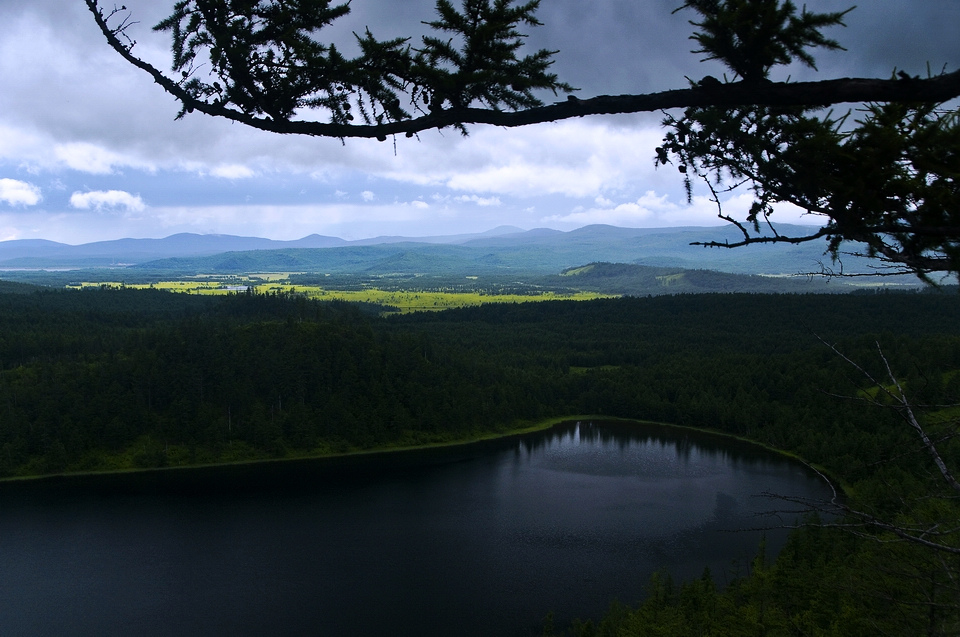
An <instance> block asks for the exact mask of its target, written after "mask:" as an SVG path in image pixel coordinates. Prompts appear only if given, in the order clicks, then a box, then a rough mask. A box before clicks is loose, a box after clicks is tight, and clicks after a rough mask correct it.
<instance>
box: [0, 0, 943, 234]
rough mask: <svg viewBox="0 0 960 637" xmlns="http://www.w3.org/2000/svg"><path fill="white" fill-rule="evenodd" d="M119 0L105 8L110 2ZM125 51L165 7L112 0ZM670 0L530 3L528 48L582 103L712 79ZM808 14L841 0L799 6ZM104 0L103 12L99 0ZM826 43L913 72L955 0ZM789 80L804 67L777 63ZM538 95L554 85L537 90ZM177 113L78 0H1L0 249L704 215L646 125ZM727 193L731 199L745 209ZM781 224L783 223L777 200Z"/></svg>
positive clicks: (158, 41)
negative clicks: (242, 118) (407, 133)
mask: <svg viewBox="0 0 960 637" xmlns="http://www.w3.org/2000/svg"><path fill="white" fill-rule="evenodd" d="M117 4H120V2H118V3H117ZM124 4H125V5H126V6H127V7H128V8H129V9H130V10H131V12H132V16H133V19H134V20H137V21H139V24H137V25H136V26H135V27H134V30H133V31H131V34H132V35H133V37H134V38H135V39H136V40H137V46H136V48H135V52H136V53H137V54H138V55H139V56H140V57H142V58H144V59H146V60H148V61H150V62H152V63H153V64H155V65H156V66H158V67H160V68H164V69H166V68H168V67H169V65H170V55H169V52H168V49H169V41H168V35H166V34H155V33H153V32H152V31H151V29H150V27H151V26H152V25H153V24H155V23H156V22H158V21H159V20H160V19H162V18H163V17H165V16H166V15H167V14H169V13H170V10H171V7H172V5H173V0H124ZM433 4H434V2H433V0H353V1H352V4H351V6H352V13H351V15H349V16H347V17H346V18H344V19H343V21H342V22H341V23H340V24H339V25H337V27H336V29H335V30H334V31H332V32H331V38H332V39H333V41H335V42H338V43H342V44H343V45H344V46H345V47H349V42H350V32H351V31H359V30H362V29H363V28H364V27H367V26H369V27H370V29H371V31H373V33H374V34H375V35H376V36H378V37H380V38H381V39H385V38H387V37H393V36H399V35H408V36H415V37H416V36H419V35H420V34H422V33H423V27H422V25H421V24H420V21H421V20H429V19H432V18H433V17H434V14H433ZM679 4H680V1H679V0H590V1H589V2H587V1H585V0H543V2H542V8H541V11H540V13H539V15H540V19H541V21H542V22H544V26H542V27H539V28H537V29H535V30H533V31H532V32H531V36H530V38H529V43H530V46H531V47H534V48H540V47H547V48H550V49H555V50H559V53H558V54H557V56H556V64H555V66H554V70H555V71H556V72H557V73H558V74H559V75H560V78H561V79H563V80H566V81H567V82H569V83H570V84H573V85H574V86H577V87H579V88H580V89H581V91H580V93H579V95H580V96H581V97H590V96H594V95H600V94H619V93H641V92H649V91H657V90H664V89H669V88H682V87H684V86H685V85H686V80H685V79H684V76H689V77H693V78H699V77H702V76H703V75H706V74H714V75H719V74H720V73H721V72H722V71H718V69H716V68H715V67H712V66H710V65H709V64H701V63H699V61H698V57H697V56H696V55H693V54H691V53H690V52H689V50H690V49H691V48H693V47H692V44H693V43H692V42H690V41H689V40H688V39H687V38H688V36H689V34H690V32H691V28H690V26H689V24H688V23H687V19H689V18H690V17H692V16H690V15H684V14H683V13H678V14H676V15H671V11H672V10H673V9H674V8H675V7H676V6H677V5H679ZM806 4H807V6H808V8H809V9H810V10H814V11H835V10H840V9H844V8H847V7H848V6H849V2H840V1H839V0H808V1H807V3H806ZM104 6H110V7H112V6H113V4H107V3H104ZM847 24H848V26H847V28H846V29H837V30H835V31H833V32H831V33H830V34H829V35H831V36H832V37H834V38H836V39H839V40H840V41H841V43H842V44H843V45H844V46H846V47H847V49H848V51H847V52H846V53H822V54H820V55H819V56H818V57H817V59H818V66H819V68H820V73H819V75H818V76H819V77H824V78H825V77H842V76H874V77H887V76H889V74H890V73H891V72H892V71H893V69H894V68H898V69H904V70H906V71H907V72H909V73H911V74H925V73H926V69H927V63H928V62H929V63H930V65H931V66H932V68H933V69H934V70H935V71H938V70H939V69H940V68H942V67H943V66H944V65H946V66H947V69H948V70H955V69H956V68H957V67H958V65H960V38H957V37H956V32H957V28H958V25H960V0H870V2H869V3H863V6H861V7H860V8H858V9H856V10H855V11H853V12H852V13H851V14H849V15H848V18H847ZM789 72H790V73H791V75H792V77H793V78H799V79H804V78H810V79H812V78H813V77H815V76H814V75H813V74H812V72H811V71H807V70H805V69H790V70H789ZM545 99H546V100H547V101H549V100H550V99H552V97H551V96H549V95H548V96H545ZM177 111H178V108H177V104H176V103H175V102H174V100H173V99H172V98H171V97H169V96H168V95H167V94H165V93H164V92H163V91H162V90H161V89H160V88H159V87H158V86H157V85H155V84H153V82H152V80H151V79H150V78H149V77H147V76H146V75H145V74H143V73H142V72H141V71H138V70H137V69H135V68H134V67H132V66H130V65H129V64H127V63H126V62H125V61H123V60H122V59H121V58H120V57H119V56H118V55H117V54H116V53H115V52H114V51H113V50H112V49H110V48H109V47H108V46H107V45H106V43H105V42H104V40H103V37H102V35H101V34H100V32H99V31H98V29H97V28H96V25H95V24H94V22H93V20H92V17H91V15H90V13H89V11H88V10H87V8H86V5H85V4H84V2H83V0H30V1H29V2H24V1H23V0H0V241H2V240H10V239H30V238H44V239H52V240H55V241H61V242H65V243H71V244H77V243H85V242H89V241H96V240H104V239H117V238H122V237H139V238H147V237H153V238H159V237H164V236H168V235H171V234H174V233H177V232H196V233H222V234H236V235H247V236H263V237H269V238H274V239H295V238H299V237H302V236H306V235H308V234H312V233H318V234H325V235H334V236H340V237H343V238H347V239H359V238H365V237H371V236H377V235H384V234H392V235H393V234H400V235H406V236H425V235H437V234H454V233H462V232H482V231H485V230H489V229H491V228H494V227H496V226H500V225H513V226H518V227H521V228H524V229H530V228H536V227H551V228H556V229H559V230H571V229H574V228H577V227H580V226H583V225H587V224H591V223H609V224H614V225H620V226H632V227H656V226H681V225H715V224H716V223H718V222H717V220H716V218H715V216H714V215H715V209H714V208H713V207H712V206H711V205H710V204H709V202H707V201H706V200H705V199H704V198H702V197H698V198H696V199H695V201H694V203H693V205H691V206H688V205H687V204H686V201H685V198H684V195H683V192H682V184H681V181H680V176H679V175H678V173H677V172H676V171H675V170H674V169H660V170H655V169H654V166H653V155H654V150H653V149H654V148H655V147H656V146H657V145H658V143H659V140H660V138H661V136H662V131H661V130H660V128H659V127H658V125H657V122H658V119H659V116H653V115H645V116H637V115H635V116H607V117H596V118H590V119H583V120H575V121H566V122H562V123H556V124H550V125H539V126H534V127H528V128H525V129H513V130H503V129H497V128H491V127H475V128H473V129H471V134H470V136H469V137H466V138H463V137H461V136H459V135H458V134H457V133H455V132H451V131H444V132H436V131H430V132H426V133H423V134H421V135H420V138H419V140H416V139H405V138H399V139H397V140H396V144H395V146H394V144H393V143H392V142H391V141H388V142H387V143H379V142H376V141H368V140H348V141H347V142H346V144H345V145H341V144H340V142H339V141H337V140H329V139H318V138H308V137H302V138H297V137H286V136H278V135H271V134H269V133H263V132H259V131H255V130H249V129H246V128H244V127H242V126H240V125H237V124H231V123H229V122H225V121H218V120H215V119H212V118H209V117H207V116H204V115H200V114H192V115H188V116H186V117H185V118H184V119H183V120H180V121H175V119H174V118H175V116H176V114H177ZM745 205H746V201H745V200H744V199H743V198H742V197H741V198H740V199H734V200H733V201H731V202H729V203H728V209H730V210H734V209H737V206H740V207H741V208H743V207H744V206H745ZM781 217H782V219H783V220H784V221H795V220H797V218H796V217H795V216H792V213H791V212H790V211H786V210H784V211H782V215H781Z"/></svg>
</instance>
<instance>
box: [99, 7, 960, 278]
mask: <svg viewBox="0 0 960 637" xmlns="http://www.w3.org/2000/svg"><path fill="white" fill-rule="evenodd" d="M85 1H86V3H87V6H88V7H89V8H90V10H91V12H92V13H93V16H94V19H95V20H96V22H97V24H98V26H99V27H100V29H101V31H102V32H103V34H104V36H105V37H106V39H107V42H108V43H109V44H110V46H112V47H113V48H114V49H115V50H116V51H117V52H118V53H119V54H120V55H122V56H123V57H124V58H125V59H126V60H127V61H129V62H130V63H131V64H133V65H135V66H137V67H138V68H140V69H142V70H143V71H145V72H147V73H148V74H150V75H151V76H152V77H153V79H154V80H155V81H156V82H157V83H158V84H159V85H160V86H161V87H163V89H164V90H166V91H167V92H168V93H170V94H171V95H173V96H174V97H175V98H176V99H177V100H178V101H179V102H180V104H181V107H182V110H181V112H180V116H183V115H184V114H185V113H189V112H192V111H198V112H201V113H205V114H207V115H211V116H216V117H223V118H226V119H229V120H232V121H235V122H239V123H242V124H245V125H247V126H251V127H254V128H258V129H261V130H265V131H270V132H275V133H293V134H302V135H313V136H322V137H334V138H339V139H346V138H348V137H367V138H376V139H379V140H381V141H383V140H386V139H387V138H388V137H390V136H394V135H401V134H402V135H406V136H408V137H411V136H414V135H415V134H417V133H419V132H422V131H425V130H430V129H443V128H447V127H454V128H457V129H458V130H460V131H461V132H462V133H464V134H466V133H467V127H468V126H470V125H478V124H488V125H496V126H503V127H516V126H527V125H532V124H538V123H545V122H554V121H559V120H563V119H568V118H572V117H582V116H586V115H599V114H616V113H638V112H653V111H661V110H665V109H676V108H682V109H685V110H684V112H683V114H682V115H673V114H667V115H666V116H665V119H664V125H665V126H666V127H667V129H668V132H667V133H666V136H665V138H664V143H663V145H662V146H660V147H659V148H657V149H656V156H655V161H656V162H657V163H658V164H666V163H674V162H675V163H676V164H677V165H678V167H679V169H680V171H681V172H682V173H684V179H685V181H686V185H687V188H688V193H690V192H691V189H692V187H693V180H694V179H698V180H702V181H703V182H704V183H706V184H707V186H708V187H709V189H710V190H711V192H712V193H713V195H714V201H715V202H716V204H717V207H718V215H719V216H720V217H721V218H723V219H725V220H727V221H729V222H731V223H734V224H735V225H736V226H737V227H738V228H739V229H740V230H741V232H742V234H743V239H742V240H741V241H738V242H735V243H723V244H721V243H709V244H706V245H710V246H721V247H736V246H741V245H747V244H751V243H769V242H774V243H777V242H789V243H800V242H806V241H813V240H818V239H825V240H826V242H827V250H828V251H829V252H830V253H831V254H832V256H833V258H834V259H835V260H839V259H840V257H841V256H842V254H843V253H844V252H843V249H842V246H843V247H844V248H845V246H846V244H851V243H852V244H853V248H852V250H853V253H855V254H864V255H867V256H870V257H875V258H877V259H878V260H879V262H880V264H881V265H880V267H879V268H878V272H882V273H901V272H913V273H915V274H917V275H919V276H920V277H921V278H925V279H926V280H928V281H929V280H931V279H930V278H929V275H930V274H932V273H938V272H940V273H949V274H952V275H956V274H957V273H958V272H960V229H958V223H957V215H958V214H960V212H958V211H960V185H958V176H960V126H958V115H957V111H956V108H951V107H949V103H950V100H953V99H955V98H957V97H958V96H960V71H953V72H950V73H946V72H944V73H940V74H939V75H932V74H931V75H930V76H929V77H927V78H919V77H910V76H907V75H905V74H903V73H900V74H893V76H892V77H891V78H888V79H880V78H836V79H827V80H820V81H814V82H772V81H770V79H769V77H770V71H771V69H773V68H774V67H777V66H782V65H786V64H790V63H792V62H794V61H796V62H800V63H802V64H805V65H807V66H810V67H814V68H816V67H815V60H814V58H813V55H812V53H811V50H812V49H816V48H823V49H840V48H842V47H841V46H840V44H839V43H838V42H836V41H834V40H831V39H829V38H827V37H825V36H824V35H823V33H822V30H823V29H825V28H827V27H831V26H838V25H843V19H844V17H845V16H846V14H847V13H848V12H849V11H850V10H849V9H848V10H847V11H841V12H834V13H813V12H808V11H807V9H806V7H804V8H802V9H800V10H798V9H797V7H796V6H795V5H794V4H793V2H791V1H790V0H688V1H687V2H684V3H683V4H682V6H680V7H679V8H678V9H677V10H676V11H681V10H686V11H692V12H694V13H695V14H697V16H699V19H698V20H691V22H690V23H691V25H692V26H694V27H695V29H696V30H695V32H694V34H693V36H692V39H693V40H694V41H695V42H696V43H697V44H698V45H699V47H700V48H699V49H697V50H695V51H694V52H695V53H699V54H702V55H704V56H705V58H704V59H708V60H718V61H720V62H721V63H723V64H724V65H725V66H726V67H727V68H728V69H729V71H730V73H731V76H730V77H724V79H723V80H718V79H716V78H713V77H710V76H707V77H704V78H702V79H700V80H698V81H690V82H689V85H688V86H687V87H686V88H678V89H675V90H670V91H664V92H657V93H648V94H635V95H617V96H611V95H600V96H596V97H591V98H586V99H579V98H577V97H575V96H574V95H573V92H574V90H575V89H574V88H573V87H572V86H570V85H569V84H567V83H566V82H563V81H561V80H559V79H558V78H557V76H556V75H555V74H553V73H550V72H549V69H550V66H551V64H552V62H553V56H554V55H555V54H556V53H557V52H556V51H549V50H545V49H541V50H538V51H536V52H534V53H532V54H527V55H521V54H520V49H521V48H522V43H523V38H524V37H525V35H524V33H523V32H522V30H521V28H522V27H533V26H538V25H540V22H539V21H538V20H537V18H536V15H535V14H536V10H537V9H538V6H539V0H531V1H529V2H526V3H522V4H519V3H517V2H515V1H514V0H463V2H462V6H461V8H460V9H459V10H458V9H457V8H455V7H454V6H453V4H452V3H451V2H450V1H449V0H437V4H436V10H437V19H436V20H433V21H430V22H425V23H424V24H426V25H427V26H429V27H430V28H431V29H432V30H433V31H434V32H435V33H436V35H427V36H423V37H422V38H421V39H420V42H419V43H418V44H417V45H414V44H413V43H412V42H413V40H412V39H411V38H396V39H392V40H378V39H377V38H376V37H374V35H373V34H372V33H371V32H370V31H369V30H367V31H365V32H364V33H363V34H355V35H354V37H355V40H356V44H357V45H358V47H359V51H360V53H359V55H358V56H357V57H355V58H348V57H346V56H344V55H343V54H342V53H341V52H340V50H339V49H338V48H337V47H336V45H334V44H324V43H323V42H322V33H321V32H322V30H323V29H324V27H327V26H328V25H329V24H330V23H332V22H333V21H335V20H336V19H338V18H340V17H342V16H344V15H346V14H347V13H348V12H349V9H350V8H349V4H348V3H343V4H336V5H335V4H332V3H331V2H330V1H329V0H283V1H280V0H180V1H178V2H177V3H176V4H175V5H174V9H173V13H172V14H171V15H170V16H169V17H168V18H166V19H165V20H163V21H161V22H160V23H159V24H157V25H156V26H155V27H154V28H155V30H160V31H168V32H170V33H171V34H172V40H173V46H172V48H173V65H172V71H173V72H172V74H167V73H164V72H163V71H161V70H159V69H157V68H156V67H154V66H153V65H151V64H149V63H147V62H145V61H144V60H142V59H140V58H138V57H137V56H135V55H134V53H133V49H134V46H135V41H134V40H133V39H132V38H131V37H130V36H129V34H128V31H129V29H130V26H131V25H132V24H133V23H132V21H131V20H130V16H129V14H127V13H126V12H125V7H121V8H119V9H114V10H112V11H105V10H104V9H102V8H101V7H100V6H99V3H98V0H85ZM676 11H675V13H676ZM544 91H548V92H550V93H552V94H554V95H557V94H561V93H563V94H568V95H567V98H566V100H563V101H559V102H554V103H551V104H544V103H543V102H542V100H541V99H540V97H539V95H542V94H543V93H544ZM838 104H860V105H865V106H863V107H862V109H861V110H860V111H858V112H857V115H856V116H853V117H851V116H850V114H849V113H848V114H847V115H839V116H838V115H834V114H833V113H832V111H831V112H827V113H824V110H825V109H826V108H827V107H829V106H831V105H838ZM742 186H745V187H748V188H750V189H751V191H752V192H753V195H754V203H753V205H752V207H751V209H750V212H749V215H748V217H747V219H746V220H745V221H738V220H736V219H734V218H733V217H732V216H730V215H729V214H727V213H725V212H724V211H723V209H722V207H721V206H720V199H719V195H720V193H722V192H724V191H727V190H730V189H734V188H738V187H742ZM780 203H790V204H793V205H796V206H799V207H800V208H801V209H803V210H805V211H806V212H808V213H811V214H815V215H822V216H823V217H824V218H825V223H824V226H823V228H821V229H820V230H819V231H817V232H814V233H811V234H809V235H806V236H799V237H798V236H784V235H781V234H780V233H778V232H777V230H776V228H775V227H774V226H773V224H772V223H771V216H772V214H773V211H774V206H775V205H777V204H780ZM837 273H840V274H842V273H843V272H842V261H841V267H840V269H839V270H838V271H837Z"/></svg>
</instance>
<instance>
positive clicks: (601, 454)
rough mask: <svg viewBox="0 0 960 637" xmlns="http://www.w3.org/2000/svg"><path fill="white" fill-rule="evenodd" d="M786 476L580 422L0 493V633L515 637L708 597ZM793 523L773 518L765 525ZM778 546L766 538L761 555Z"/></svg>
mask: <svg viewBox="0 0 960 637" xmlns="http://www.w3.org/2000/svg"><path fill="white" fill-rule="evenodd" d="M763 492H775V493H780V494H789V495H801V496H808V497H825V496H826V495H827V494H828V493H829V491H828V487H827V486H826V485H825V484H823V482H822V481H821V480H820V479H819V478H817V477H816V476H815V475H812V474H811V473H810V472H808V471H807V470H806V469H805V468H804V467H803V466H801V465H799V464H796V463H793V462H790V461H786V460H785V459H783V458H780V457H777V456H774V455H771V454H768V453H765V452H763V451H761V450H758V449H757V448H754V447H751V446H748V445H742V444H738V443H734V442H731V441H727V440H722V439H719V438H713V437H706V436H699V435H697V436H694V435H691V434H690V433H689V432H683V431H681V430H677V429H670V428H660V427H654V426H650V427H647V426H640V425H623V424H610V425H603V424H600V423H596V424H588V423H583V424H581V425H580V426H579V427H578V426H576V425H573V424H571V425H567V426H561V427H558V428H556V429H554V430H551V431H549V432H546V433H542V434H537V435H533V436H529V437H524V438H521V439H516V438H514V439H506V440H498V441H493V442H489V443H481V444H476V445H470V446H461V447H456V448H446V449H435V450H429V451H414V452H403V453H391V454H379V455H375V456H365V457H353V458H344V459H333V460H325V461H296V462H282V463H269V464H262V465H250V466H240V467H220V468H215V469H201V470H191V471H164V472H153V473H146V474H130V475H121V476H96V477H78V478H69V479H68V478H60V479H51V480H42V481H35V482H32V483H19V484H17V483H6V484H0V635H120V634H122V635H136V636H137V637H147V636H151V635H211V634H231V635H454V634H456V635H467V636H469V635H507V636H509V635H528V634H538V633H539V631H540V630H541V627H542V620H543V618H544V616H546V615H547V613H548V612H550V611H553V612H554V614H555V617H556V619H557V621H558V622H561V623H562V622H565V621H568V620H569V619H571V618H573V617H581V618H584V619H586V618H597V617H599V616H600V615H602V613H603V611H604V610H605V609H606V608H607V606H608V605H609V603H610V601H611V600H613V599H614V598H617V599H619V600H620V601H622V602H625V603H634V602H636V601H638V600H639V599H641V598H642V596H643V589H644V586H645V585H646V584H647V582H648V581H649V578H650V575H651V573H652V572H653V571H654V570H657V569H666V570H669V571H670V572H671V573H672V574H673V575H674V577H680V578H686V577H698V576H700V575H701V574H702V572H703V569H704V567H705V566H709V567H710V569H711V571H712V573H713V577H714V579H715V580H716V581H717V582H718V583H719V584H723V583H724V582H725V581H729V579H730V578H731V577H733V576H735V575H736V574H737V573H738V572H739V573H743V572H745V570H746V564H747V563H748V562H749V560H750V559H751V558H752V557H753V556H754V555H755V554H756V550H757V546H758V543H759V540H760V537H761V533H760V532H759V531H737V530H738V529H756V528H759V527H763V526H769V525H775V524H778V523H779V521H778V520H777V519H776V518H770V517H764V516H759V517H758V516H757V512H762V511H768V510H771V509H775V508H777V507H778V506H779V505H778V504H777V503H776V502H772V501H770V500H769V499H765V498H762V497H757V496H758V495H759V494H761V493H763ZM785 521H786V522H791V521H792V518H788V519H786V520H785ZM785 535H786V533H785V532H784V531H779V530H778V531H767V532H766V536H767V543H768V550H769V552H770V553H773V552H774V551H776V550H778V548H779V547H780V546H782V543H783V539H784V538H785Z"/></svg>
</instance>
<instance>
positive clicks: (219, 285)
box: [68, 273, 612, 313]
mask: <svg viewBox="0 0 960 637" xmlns="http://www.w3.org/2000/svg"><path fill="white" fill-rule="evenodd" d="M68 287H72V288H84V287H98V288H99V287H107V288H120V287H125V288H134V289H161V290H170V291H172V292H179V293H183V294H203V295H220V294H241V293H245V292H246V291H247V290H248V289H249V290H250V291H251V292H254V293H256V294H295V295H302V296H305V297H307V298H310V299H317V300H321V301H350V302H361V303H374V304H377V305H383V306H386V307H388V308H390V312H392V313H397V312H399V313H408V312H423V311H438V310H446V309H450V308H458V307H470V306H476V305H483V304H487V303H528V302H534V301H556V300H573V301H586V300H591V299H598V298H610V297H611V296H612V295H609V294H599V293H596V292H571V293H559V292H553V291H537V290H531V292H530V293H527V294H518V293H515V292H509V293H508V292H504V293H498V292H497V291H496V290H495V289H494V290H484V291H476V290H474V291H464V292H443V291H427V290H418V289H410V290H403V289H391V290H384V289H380V288H378V287H373V286H371V287H364V288H363V289H350V290H342V289H331V288H327V287H322V286H317V285H293V284H291V283H290V282H289V275H287V274H282V273H272V274H257V275H242V276H241V275H231V276H225V277H224V276H213V275H210V276H206V275H203V276H196V277H189V278H186V279H182V280H177V281H158V282H156V283H139V284H125V283H120V282H96V283H94V282H82V283H79V284H76V285H71V286H68Z"/></svg>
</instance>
